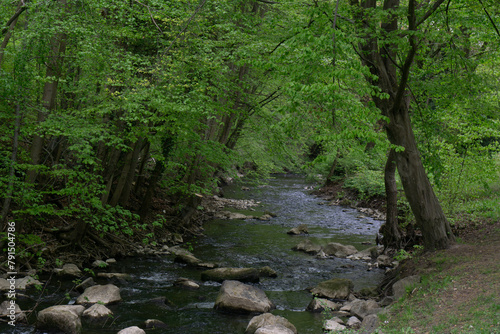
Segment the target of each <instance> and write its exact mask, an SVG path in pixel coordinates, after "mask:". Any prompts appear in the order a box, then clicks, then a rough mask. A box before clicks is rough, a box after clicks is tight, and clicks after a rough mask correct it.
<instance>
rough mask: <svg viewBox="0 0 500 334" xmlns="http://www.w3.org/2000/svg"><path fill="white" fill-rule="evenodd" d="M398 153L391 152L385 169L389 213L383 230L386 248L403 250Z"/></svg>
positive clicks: (392, 150) (383, 240) (383, 241)
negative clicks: (397, 168) (397, 176)
mask: <svg viewBox="0 0 500 334" xmlns="http://www.w3.org/2000/svg"><path fill="white" fill-rule="evenodd" d="M395 159H396V152H395V151H394V149H391V150H390V151H389V156H388V157H387V163H386V164H385V169H384V183H385V195H386V205H387V213H386V220H385V225H384V226H383V229H382V234H383V236H384V237H383V239H382V243H383V245H384V247H386V248H387V247H392V248H396V249H399V248H401V237H402V232H401V229H400V228H399V225H398V188H397V184H396V161H395Z"/></svg>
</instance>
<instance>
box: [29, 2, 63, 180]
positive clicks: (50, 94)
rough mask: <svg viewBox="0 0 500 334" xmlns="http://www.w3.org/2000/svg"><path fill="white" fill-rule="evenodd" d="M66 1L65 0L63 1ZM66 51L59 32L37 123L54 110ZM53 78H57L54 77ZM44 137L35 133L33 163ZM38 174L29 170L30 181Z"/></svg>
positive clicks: (32, 146)
mask: <svg viewBox="0 0 500 334" xmlns="http://www.w3.org/2000/svg"><path fill="white" fill-rule="evenodd" d="M63 3H64V2H63ZM65 51H66V35H65V34H59V35H58V36H56V37H54V40H53V42H52V55H51V60H50V62H49V63H48V64H47V71H46V73H45V77H46V78H50V81H48V82H46V83H45V86H44V88H43V97H42V103H43V108H44V109H45V110H40V111H39V112H38V117H37V123H38V124H40V123H42V122H43V121H45V118H46V117H47V114H46V110H53V109H54V108H55V105H56V96H57V85H58V83H59V80H58V79H59V77H60V76H61V71H62V62H63V58H62V57H61V55H62V54H63V53H64V52H65ZM52 78H55V80H54V79H52ZM43 142H44V139H43V137H42V136H41V135H40V134H38V133H37V134H35V135H34V136H33V142H32V144H31V150H30V157H31V164H32V165H38V164H39V162H40V157H41V154H42V150H43ZM36 176H37V172H36V169H32V170H30V171H29V172H28V182H30V183H34V182H35V179H36Z"/></svg>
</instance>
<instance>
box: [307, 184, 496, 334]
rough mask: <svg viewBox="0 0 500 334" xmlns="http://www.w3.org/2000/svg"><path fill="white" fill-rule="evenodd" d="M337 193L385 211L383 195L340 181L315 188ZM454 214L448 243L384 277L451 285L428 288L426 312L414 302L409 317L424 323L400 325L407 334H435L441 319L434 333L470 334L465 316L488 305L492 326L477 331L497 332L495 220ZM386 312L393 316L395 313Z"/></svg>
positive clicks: (349, 200) (327, 193)
mask: <svg viewBox="0 0 500 334" xmlns="http://www.w3.org/2000/svg"><path fill="white" fill-rule="evenodd" d="M339 194H342V201H341V202H340V203H339V204H341V205H349V206H354V207H358V208H360V207H367V208H372V209H375V210H378V211H380V212H384V213H385V201H384V199H383V198H380V197H375V198H368V199H363V200H360V199H359V198H358V197H357V195H358V194H357V193H356V192H355V191H354V190H349V189H345V188H343V186H342V183H337V184H334V185H330V186H328V187H324V188H322V189H320V190H319V191H317V192H316V195H318V196H322V197H324V198H326V199H328V200H332V199H334V198H336V197H337V196H338V195H339ZM458 218H459V219H457V220H456V223H455V225H454V227H453V233H454V234H455V236H456V237H457V242H456V243H455V244H454V245H452V246H451V247H450V248H449V249H446V250H441V251H435V252H426V253H423V254H418V252H417V253H414V254H412V259H410V260H407V261H406V262H405V263H403V264H402V265H401V266H400V270H399V271H398V272H397V273H398V275H397V277H387V281H390V282H391V283H394V282H395V281H396V280H397V279H401V278H404V277H407V276H411V275H421V276H426V275H433V276H432V277H434V278H437V279H438V280H442V281H444V280H446V279H449V278H450V277H451V284H449V285H447V286H446V287H445V288H443V289H441V290H438V291H430V292H429V295H428V296H427V300H437V306H436V307H435V309H434V311H433V312H432V314H428V313H426V314H419V313H418V312H419V310H425V309H426V308H425V305H424V304H426V303H427V301H425V300H424V301H416V302H415V303H416V304H415V305H413V308H414V310H415V318H416V319H420V320H421V319H425V321H417V320H415V322H414V323H413V322H411V323H406V324H405V326H409V327H411V329H412V330H413V331H412V332H411V333H416V334H429V333H438V332H436V331H433V328H436V327H438V326H439V325H441V324H446V323H453V325H450V327H449V328H448V329H446V330H445V331H444V332H441V331H440V332H439V333H440V334H441V333H472V332H471V328H470V325H469V324H470V321H471V317H473V316H474V315H476V316H477V314H479V317H481V314H484V313H485V311H486V309H488V308H491V307H496V310H497V311H496V319H492V320H491V321H489V323H490V325H488V326H493V327H494V328H493V327H491V328H485V329H484V331H482V332H481V333H500V313H498V310H499V309H500V221H493V220H477V219H474V218H472V217H469V216H465V215H464V216H461V217H458ZM387 288H388V287H386V289H387ZM386 292H387V291H386ZM491 296H494V297H493V298H492V297H491ZM490 299H491V300H490ZM485 301H486V302H485ZM410 302H411V301H410ZM419 304H420V305H419ZM391 316H392V317H395V318H397V317H398V314H397V311H396V313H393V314H392V315H391ZM450 319H453V320H452V321H450ZM485 320H486V319H485ZM488 320H489V319H488ZM491 323H493V325H491ZM495 324H496V325H495ZM400 329H402V328H400ZM382 331H383V329H382Z"/></svg>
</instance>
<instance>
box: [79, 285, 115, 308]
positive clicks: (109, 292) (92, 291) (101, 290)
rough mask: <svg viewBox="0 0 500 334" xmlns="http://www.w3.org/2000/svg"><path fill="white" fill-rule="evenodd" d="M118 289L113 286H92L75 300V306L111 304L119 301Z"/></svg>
mask: <svg viewBox="0 0 500 334" xmlns="http://www.w3.org/2000/svg"><path fill="white" fill-rule="evenodd" d="M121 300H122V298H121V296H120V289H119V288H118V287H117V286H116V285H113V284H107V285H94V286H91V287H90V288H87V289H85V291H84V292H83V293H82V294H81V295H80V296H79V297H78V298H77V299H76V303H77V304H95V303H102V304H111V303H116V302H119V301H121Z"/></svg>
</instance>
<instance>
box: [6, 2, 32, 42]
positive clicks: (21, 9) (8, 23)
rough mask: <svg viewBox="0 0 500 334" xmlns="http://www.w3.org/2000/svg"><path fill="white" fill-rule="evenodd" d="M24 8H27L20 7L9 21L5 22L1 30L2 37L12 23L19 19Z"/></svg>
mask: <svg viewBox="0 0 500 334" xmlns="http://www.w3.org/2000/svg"><path fill="white" fill-rule="evenodd" d="M26 8H27V7H26V6H21V7H20V8H19V9H18V10H17V11H16V13H15V14H14V15H13V16H12V17H11V18H10V19H9V21H7V24H5V26H4V28H3V29H2V35H4V34H5V33H7V31H8V30H9V27H10V25H11V24H12V22H14V21H15V20H16V19H17V18H18V17H19V15H21V14H22V12H24V11H25V10H26Z"/></svg>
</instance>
